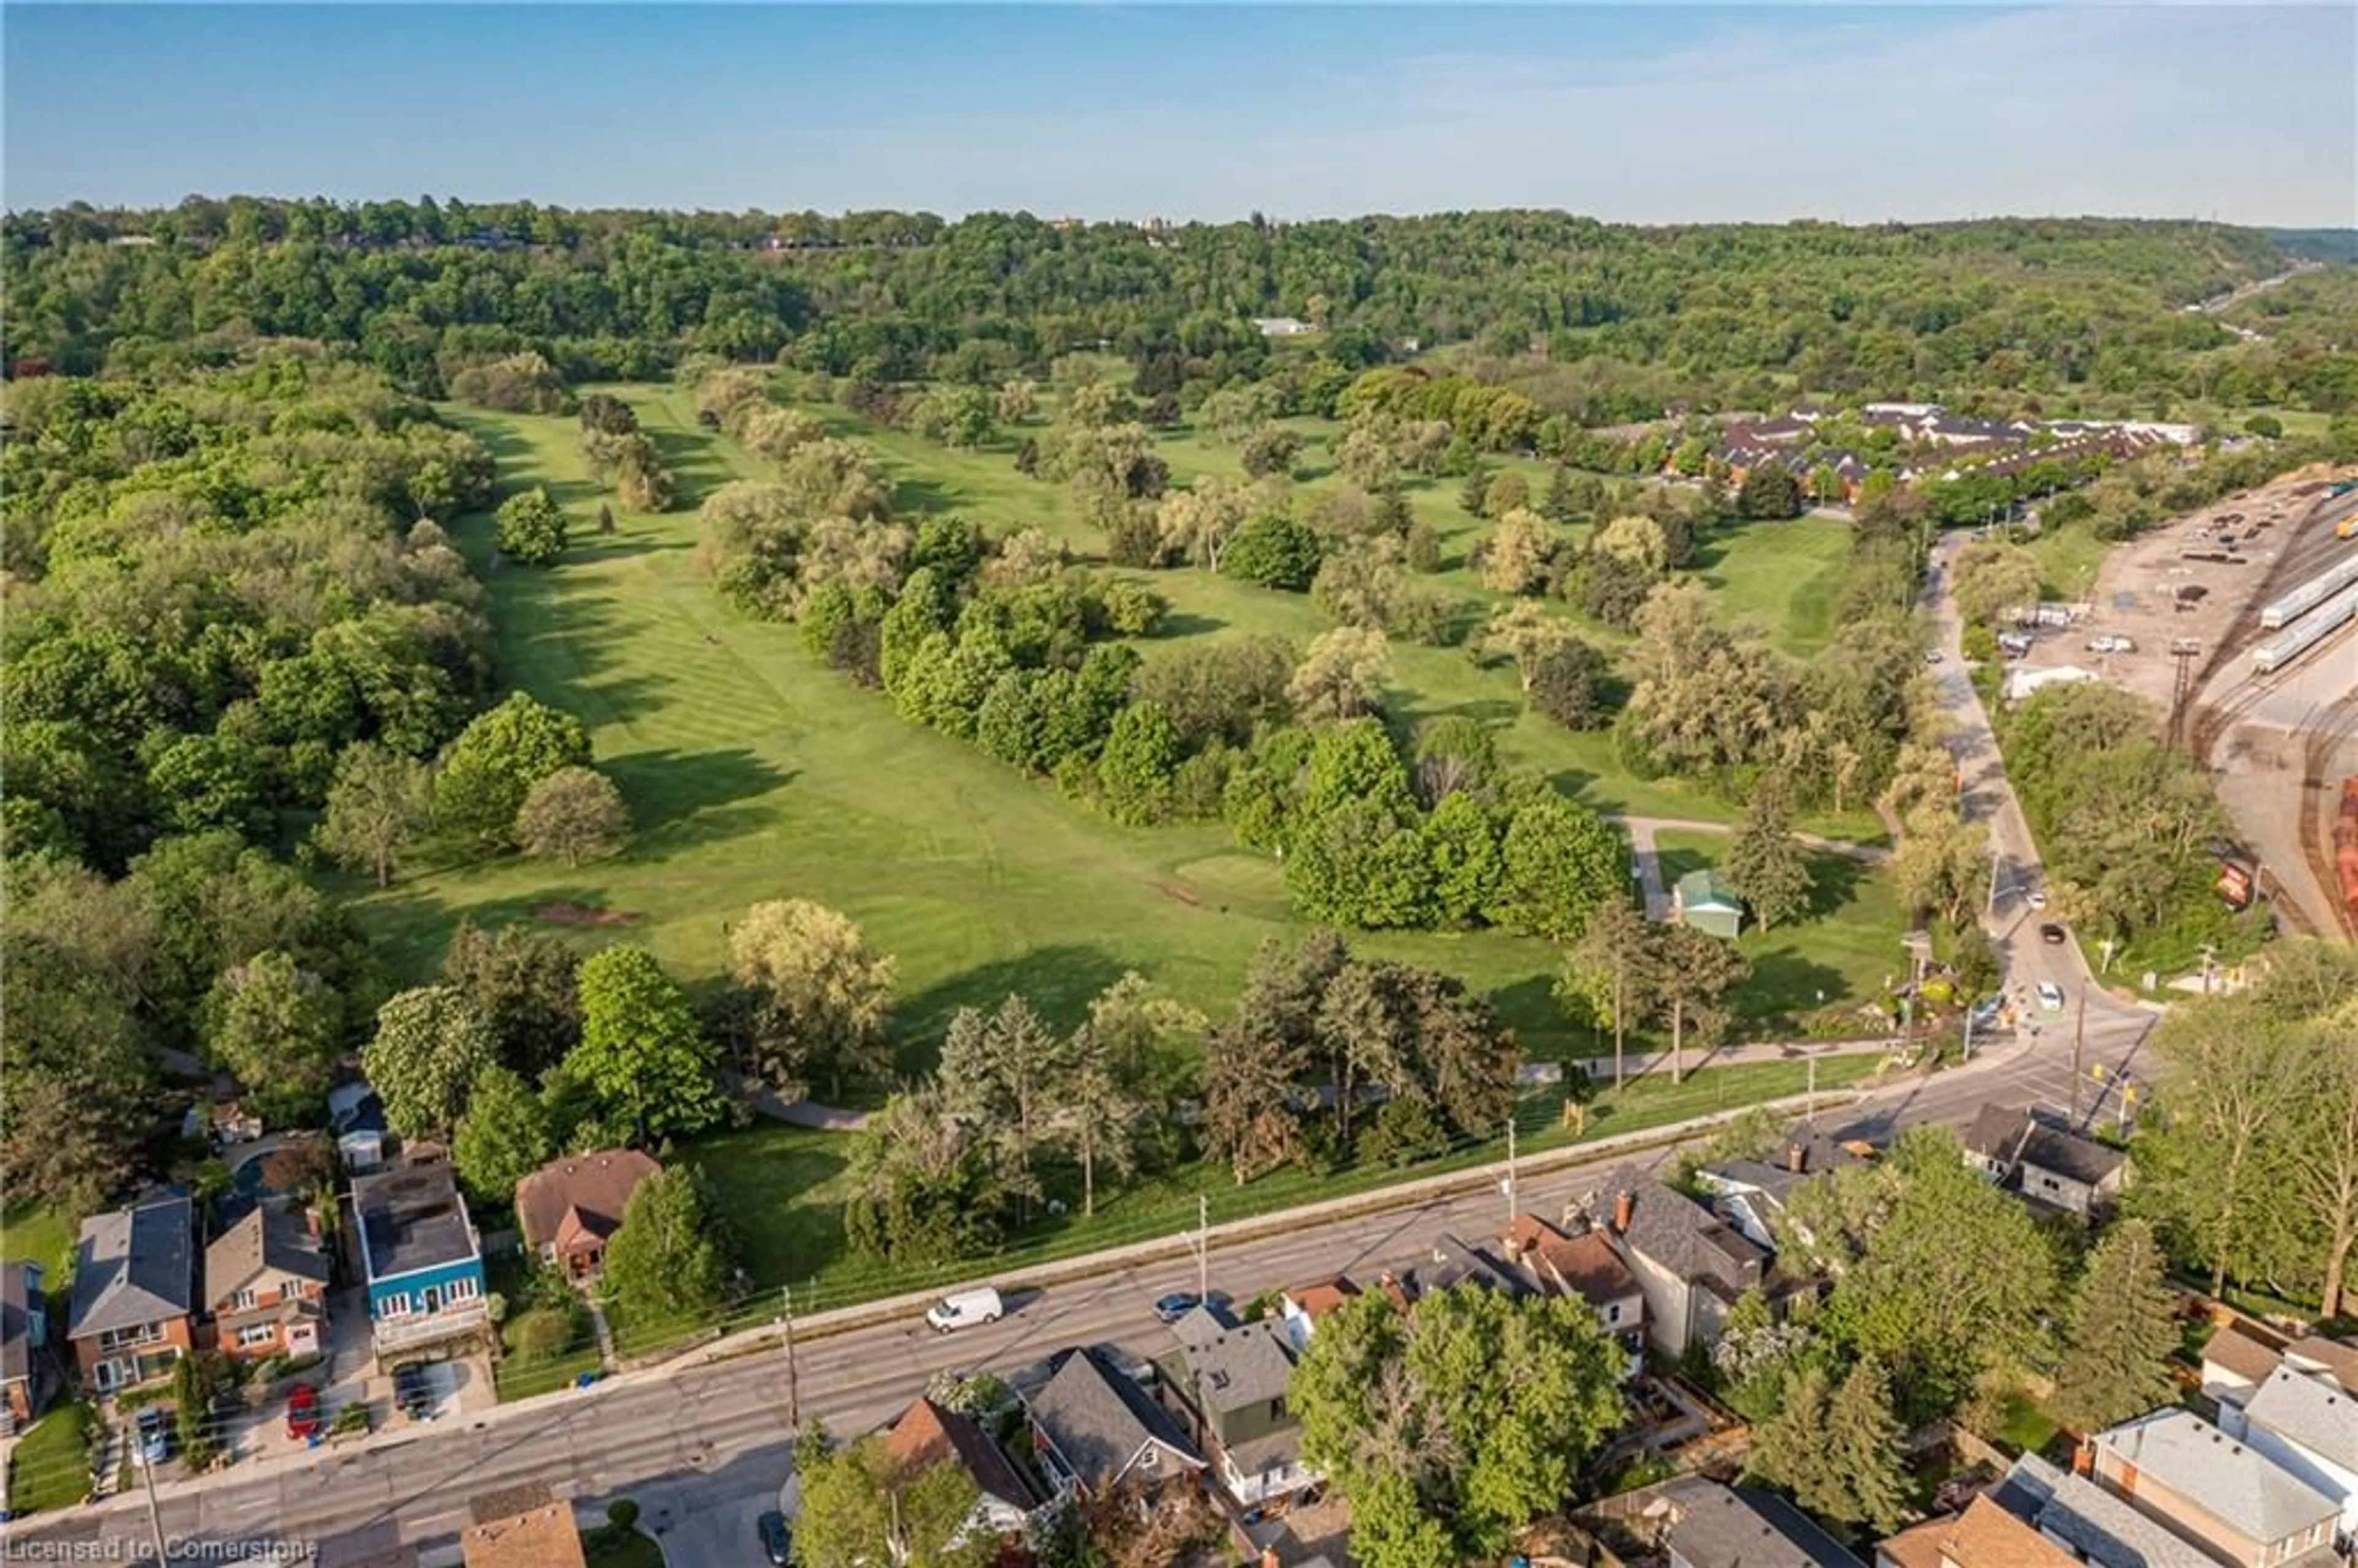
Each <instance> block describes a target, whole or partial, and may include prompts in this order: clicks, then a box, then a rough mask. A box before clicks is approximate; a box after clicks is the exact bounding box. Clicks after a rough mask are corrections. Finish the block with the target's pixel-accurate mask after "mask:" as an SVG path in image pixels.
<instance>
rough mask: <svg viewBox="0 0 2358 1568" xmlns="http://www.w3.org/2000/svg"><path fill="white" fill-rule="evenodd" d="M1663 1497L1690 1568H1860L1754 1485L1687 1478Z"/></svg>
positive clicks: (1674, 1543) (1677, 1546)
mask: <svg viewBox="0 0 2358 1568" xmlns="http://www.w3.org/2000/svg"><path fill="white" fill-rule="evenodd" d="M1662 1495H1663V1496H1664V1497H1665V1498H1668V1499H1670V1501H1671V1503H1672V1504H1673V1505H1674V1506H1675V1508H1676V1509H1677V1517H1676V1519H1674V1521H1673V1522H1672V1523H1671V1529H1670V1541H1671V1547H1672V1549H1673V1550H1675V1551H1676V1552H1677V1553H1678V1554H1679V1556H1680V1557H1682V1558H1683V1559H1684V1560H1685V1561H1686V1562H1687V1563H1691V1564H1692V1565H1693V1568H1860V1563H1859V1561H1858V1559H1857V1558H1855V1557H1854V1556H1852V1555H1851V1554H1850V1553H1849V1552H1845V1551H1844V1550H1843V1547H1842V1544H1841V1542H1839V1541H1835V1540H1834V1539H1833V1537H1832V1536H1830V1535H1828V1534H1827V1533H1826V1532H1825V1531H1824V1530H1821V1529H1819V1528H1818V1527H1817V1526H1816V1525H1814V1524H1812V1523H1811V1522H1810V1520H1809V1519H1807V1518H1806V1517H1805V1516H1803V1515H1802V1514H1801V1512H1800V1511H1799V1510H1798V1509H1795V1508H1794V1507H1793V1506H1792V1505H1791V1504H1790V1503H1787V1502H1785V1501H1784V1500H1783V1499H1781V1498H1776V1497H1773V1496H1771V1495H1770V1494H1768V1493H1767V1492H1763V1491H1760V1490H1758V1488H1755V1487H1737V1488H1735V1489H1733V1490H1731V1489H1730V1488H1728V1487H1723V1486H1721V1485H1720V1484H1719V1483H1718V1482H1716V1481H1707V1480H1704V1479H1703V1478H1702V1477H1701V1476H1689V1477H1686V1478H1684V1479H1682V1480H1679V1481H1674V1482H1672V1483H1671V1485H1670V1486H1668V1487H1664V1488H1663V1494H1662Z"/></svg>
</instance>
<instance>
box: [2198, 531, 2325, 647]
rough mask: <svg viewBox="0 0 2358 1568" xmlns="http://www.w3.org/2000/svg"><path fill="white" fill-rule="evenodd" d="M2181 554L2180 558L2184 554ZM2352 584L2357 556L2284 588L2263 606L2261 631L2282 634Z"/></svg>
mask: <svg viewBox="0 0 2358 1568" xmlns="http://www.w3.org/2000/svg"><path fill="white" fill-rule="evenodd" d="M2352 521H2353V522H2358V518H2353V519H2352ZM2344 537H2347V535H2344ZM2184 553H2185V552H2184V551H2180V554H2181V555H2182V554H2184ZM2352 583H2358V556H2353V557H2350V558H2349V559H2347V560H2342V561H2336V562H2334V563H2333V565H2331V566H2330V567H2328V568H2325V569H2324V570H2323V571H2321V572H2320V573H2318V574H2317V575H2316V576H2315V577H2313V578H2310V579H2309V580H2308V581H2307V582H2305V583H2302V584H2300V585H2299V587H2297V588H2292V589H2287V590H2286V591H2285V592H2284V593H2283V594H2282V595H2280V596H2278V597H2277V598H2276V599H2272V600H2269V601H2268V602H2267V603H2266V604H2265V605H2262V606H2261V607H2260V630H2261V631H2263V632H2281V631H2283V630H2284V629H2285V628H2286V627H2287V626H2289V625H2291V624H2292V623H2293V622H2296V621H2298V620H2299V619H2300V618H2301V617H2302V616H2304V615H2306V614H2308V613H2309V611H2312V610H2314V609H2316V608H2317V607H2318V606H2319V605H2320V604H2322V603H2324V602H2325V601H2326V600H2329V599H2331V598H2332V597H2333V596H2334V595H2335V594H2337V593H2340V592H2341V591H2342V589H2345V588H2348V587H2349V586H2350V585H2351V584H2352Z"/></svg>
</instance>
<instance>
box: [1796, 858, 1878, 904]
mask: <svg viewBox="0 0 2358 1568" xmlns="http://www.w3.org/2000/svg"><path fill="white" fill-rule="evenodd" d="M1866 872H1867V868H1866V866H1864V865H1862V864H1860V863H1859V862H1858V861H1856V860H1852V859H1851V858H1850V857H1849V856H1848V855H1823V854H1821V855H1812V856H1811V857H1810V903H1809V918H1811V919H1812V920H1823V919H1825V918H1826V917H1827V916H1829V915H1831V914H1834V913H1836V912H1837V911H1839V910H1841V909H1843V908H1844V906H1846V905H1847V904H1849V903H1851V902H1852V901H1853V900H1854V899H1855V898H1857V897H1858V884H1859V883H1860V882H1862V881H1865V880H1866Z"/></svg>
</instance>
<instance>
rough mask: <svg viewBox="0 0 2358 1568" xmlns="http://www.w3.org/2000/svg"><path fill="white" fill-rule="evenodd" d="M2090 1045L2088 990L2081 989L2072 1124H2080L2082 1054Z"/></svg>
mask: <svg viewBox="0 0 2358 1568" xmlns="http://www.w3.org/2000/svg"><path fill="white" fill-rule="evenodd" d="M2087 1043H2088V988H2087V987H2085V986H2082V987H2081V988H2080V1011H2079V1017H2078V1019H2077V1020H2076V1021H2075V1022H2073V1023H2072V1025H2071V1124H2072V1126H2073V1127H2075V1128H2076V1127H2077V1126H2079V1124H2080V1065H2081V1064H2080V1053H2081V1050H2082V1047H2083V1046H2085V1045H2086V1044H2087Z"/></svg>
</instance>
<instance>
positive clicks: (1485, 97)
mask: <svg viewBox="0 0 2358 1568" xmlns="http://www.w3.org/2000/svg"><path fill="white" fill-rule="evenodd" d="M0 26H5V82H4V83H0V85H5V125H0V128H5V153H4V154H0V178H5V191H4V192H0V195H4V196H5V202H6V204H7V205H8V206H9V207H12V208H21V207H28V206H29V207H46V206H50V205H55V204H58V203H61V202H64V201H67V200H73V199H77V198H79V199H83V200H91V201H93V202H97V203H100V204H114V203H134V204H155V203H169V202H172V201H176V200H178V199H179V198H180V197H181V196H183V195H185V194H187V193H189V192H191V191H204V192H207V193H210V194H215V195H225V194H228V193H231V192H233V191H248V192H257V193H267V194H276V195H311V194H324V195H329V196H333V197H339V198H365V197H386V196H416V195H418V194H421V193H425V192H429V191H430V192H432V193H433V194H435V195H437V196H452V195H455V196H460V197H463V198H466V199H469V200H496V199H501V198H507V197H518V196H528V197H531V198H533V199H534V200H540V201H544V202H550V203H557V204H562V205H567V206H606V205H614V206H656V207H685V208H694V207H705V208H722V209H732V210H734V209H743V208H747V207H761V208H764V209H769V210H779V209H802V208H817V209H819V210H821V211H836V210H840V209H843V208H847V207H904V208H923V209H927V210H931V211H938V212H944V213H953V214H954V213H958V212H964V211H974V210H977V209H985V208H1022V209H1027V210H1030V211H1034V212H1038V213H1041V214H1044V215H1054V214H1065V213H1069V214H1074V215H1078V216H1086V217H1120V216H1132V217H1134V216H1144V215H1147V214H1157V213H1159V214H1163V215H1165V216H1170V217H1174V218H1186V217H1203V218H1226V217H1236V216H1241V215H1243V214H1244V213H1246V212H1248V211H1253V210H1256V209H1258V210H1260V211H1266V212H1270V213H1272V214H1276V215H1281V216H1289V217H1306V216H1322V215H1335V214H1345V213H1352V212H1362V211H1435V210H1443V209H1450V208H1472V207H1498V206H1510V205H1511V206H1546V207H1562V208H1566V209H1570V210H1572V211H1580V212H1587V213H1594V214H1595V215H1597V216H1599V217H1604V218H1607V219H1615V220H1627V221H1634V222H1672V221H1682V220H1684V221H1716V220H1779V219H1786V218H1796V217H1817V218H1828V219H1836V220H1841V221H1844V222H1870V221H1877V220H1883V219H1890V218H1897V219H1909V220H1922V219H1934V218H1949V217H1967V216H1974V215H1977V214H1987V213H1993V212H2019V213H2082V212H2098V213H2110V214H2123V215H2139V216H2183V215H2195V216H2202V217H2209V216H2212V215H2213V214H2216V215H2217V216H2218V217H2220V218H2221V219H2223V220H2226V221H2228V222H2252V223H2281V224H2302V225H2308V224H2318V225H2325V224H2331V225H2346V224H2353V223H2358V8H2353V7H2351V6H2348V5H2223V6H2197V5H2048V6H2031V7H2019V8H2010V9H1996V8H1985V7H1978V6H1964V5H1902V6H1866V5H1818V6H1812V7H1808V8H1798V9H1797V8H1786V7H1780V6H1771V5H1732V6H1721V7H1703V6H1686V5H1652V6H1643V7H1638V6H1630V7H1620V6H1601V5H1556V6H1536V5H1534V6H1519V7H1474V6H1454V5H1453V6H1438V5H1419V6H1410V5H1380V6H1373V7H1364V6H1362V7H1347V6H1343V5H1309V6H1293V7H1271V6H1257V5H1205V4H1197V5H1163V6H1133V5H1052V6H1038V7H1017V6H1006V5H952V6H932V5H869V6H863V7H858V8H830V7H820V6H814V5H619V4H616V5H553V4H552V5H475V4H424V5H405V6H377V5H249V6H219V5H93V4H59V3H49V4H10V5H7V6H6V7H5V13H0Z"/></svg>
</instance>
